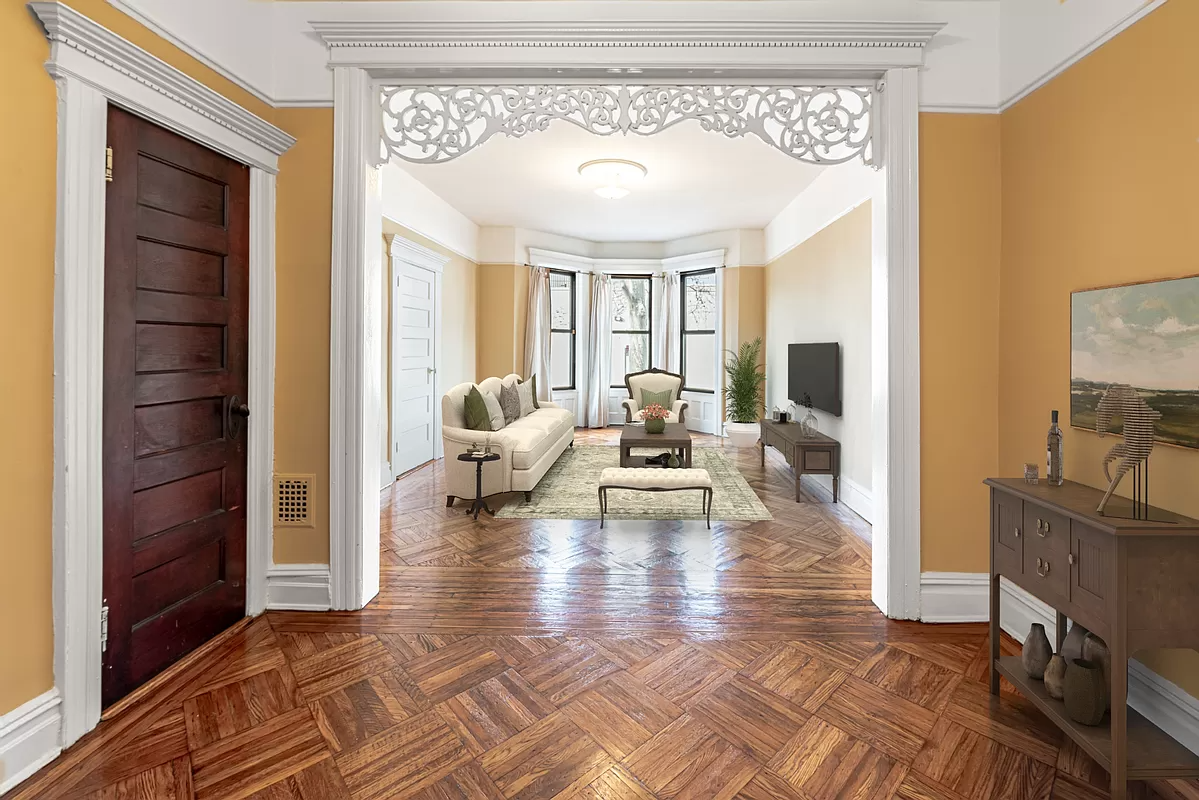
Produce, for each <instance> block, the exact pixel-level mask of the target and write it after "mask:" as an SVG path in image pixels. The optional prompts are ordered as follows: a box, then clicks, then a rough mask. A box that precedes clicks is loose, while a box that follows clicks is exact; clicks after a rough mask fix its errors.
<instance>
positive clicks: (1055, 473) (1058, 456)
mask: <svg viewBox="0 0 1199 800" xmlns="http://www.w3.org/2000/svg"><path fill="white" fill-rule="evenodd" d="M1045 447H1046V450H1047V451H1048V454H1047V456H1046V462H1047V463H1046V468H1045V480H1046V481H1048V482H1049V485H1050V486H1061V485H1062V483H1063V481H1065V477H1064V476H1063V475H1062V429H1061V428H1059V427H1058V426H1057V411H1054V412H1053V417H1052V422H1051V424H1050V425H1049V435H1048V436H1046V437H1045Z"/></svg>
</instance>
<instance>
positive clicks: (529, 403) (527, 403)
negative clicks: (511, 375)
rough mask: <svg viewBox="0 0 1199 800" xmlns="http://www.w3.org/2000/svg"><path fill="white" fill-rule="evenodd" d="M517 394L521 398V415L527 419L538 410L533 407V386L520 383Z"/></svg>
mask: <svg viewBox="0 0 1199 800" xmlns="http://www.w3.org/2000/svg"><path fill="white" fill-rule="evenodd" d="M516 393H517V395H518V396H519V398H520V415H521V416H522V417H527V416H529V415H530V414H532V413H533V410H534V409H535V408H536V406H535V405H533V384H531V383H518V384H516Z"/></svg>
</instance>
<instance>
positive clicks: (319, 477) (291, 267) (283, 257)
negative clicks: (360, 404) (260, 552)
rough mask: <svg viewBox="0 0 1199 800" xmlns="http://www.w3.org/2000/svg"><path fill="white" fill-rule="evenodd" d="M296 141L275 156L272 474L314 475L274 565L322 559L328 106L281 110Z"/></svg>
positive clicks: (279, 540)
mask: <svg viewBox="0 0 1199 800" xmlns="http://www.w3.org/2000/svg"><path fill="white" fill-rule="evenodd" d="M274 121H275V123H276V124H277V125H279V126H280V127H281V128H283V129H284V130H286V131H287V132H288V133H290V134H291V135H293V136H295V137H296V138H297V140H298V141H297V142H296V144H295V146H294V147H292V148H291V149H290V150H288V151H287V152H286V153H284V155H283V157H282V158H281V159H279V178H278V184H277V195H278V196H277V200H276V224H275V231H276V240H275V273H276V281H275V286H276V318H277V321H276V328H275V329H276V345H275V471H276V472H277V473H279V474H301V475H314V476H315V480H314V482H313V502H314V504H315V507H314V509H313V515H312V518H313V527H311V528H291V527H287V528H279V529H278V530H276V532H275V548H274V557H275V562H276V563H279V564H325V563H328V561H329V303H330V297H329V291H330V290H329V283H330V274H329V263H330V252H331V250H332V247H333V109H331V108H281V109H278V110H277V111H275V113H274Z"/></svg>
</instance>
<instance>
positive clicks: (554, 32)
mask: <svg viewBox="0 0 1199 800" xmlns="http://www.w3.org/2000/svg"><path fill="white" fill-rule="evenodd" d="M310 24H311V25H312V28H313V30H315V31H316V32H317V34H319V35H320V37H321V39H322V40H323V41H324V42H325V44H326V45H327V46H329V47H330V48H347V47H397V48H429V47H453V48H457V47H502V48H508V47H553V48H562V47H566V48H583V49H596V48H611V47H637V48H641V47H651V48H674V47H719V48H728V47H738V48H741V47H745V48H831V47H853V48H861V47H871V48H875V47H884V48H915V49H921V48H923V47H924V46H925V45H927V44H928V43H929V42H930V41H931V40H932V38H933V36H935V35H936V34H937V32H938V31H940V30H941V29H942V28H943V27H945V24H944V23H941V22H856V21H848V22H824V21H817V20H789V21H770V22H757V21H745V22H731V21H707V20H677V21H672V22H669V23H663V22H639V21H628V22H624V21H622V22H621V23H620V24H618V25H613V24H611V23H607V22H604V21H601V20H594V21H579V22H570V23H563V22H536V21H521V22H504V21H486V22H477V21H473V20H471V21H467V20H464V21H460V22H454V21H447V22H419V21H405V22H393V21H387V20H379V21H363V22H343V21H320V20H316V21H313V22H311V23H310Z"/></svg>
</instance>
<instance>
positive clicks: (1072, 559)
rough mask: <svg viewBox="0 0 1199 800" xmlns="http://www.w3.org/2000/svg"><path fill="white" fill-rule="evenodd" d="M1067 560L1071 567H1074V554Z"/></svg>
mask: <svg viewBox="0 0 1199 800" xmlns="http://www.w3.org/2000/svg"><path fill="white" fill-rule="evenodd" d="M1066 560H1067V561H1069V562H1070V566H1074V554H1073V553H1071V554H1070V555H1068V556H1066Z"/></svg>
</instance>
